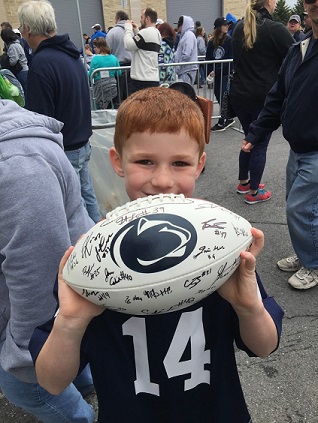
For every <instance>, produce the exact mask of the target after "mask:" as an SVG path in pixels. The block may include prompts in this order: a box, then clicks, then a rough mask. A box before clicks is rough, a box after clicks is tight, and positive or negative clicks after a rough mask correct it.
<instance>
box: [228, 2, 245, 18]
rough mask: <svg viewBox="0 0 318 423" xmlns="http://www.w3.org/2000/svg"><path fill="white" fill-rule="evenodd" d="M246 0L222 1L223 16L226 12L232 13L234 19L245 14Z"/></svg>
mask: <svg viewBox="0 0 318 423" xmlns="http://www.w3.org/2000/svg"><path fill="white" fill-rule="evenodd" d="M245 7H246V0H225V1H224V6H223V9H224V16H226V14H227V13H232V15H234V16H235V17H236V19H240V18H242V17H243V16H244V14H245Z"/></svg>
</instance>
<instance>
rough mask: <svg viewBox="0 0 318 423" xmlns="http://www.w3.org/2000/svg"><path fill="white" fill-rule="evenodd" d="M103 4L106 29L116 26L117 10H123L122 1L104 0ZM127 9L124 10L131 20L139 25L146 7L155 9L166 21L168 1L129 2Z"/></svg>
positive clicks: (132, 0)
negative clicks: (141, 14) (141, 13)
mask: <svg viewBox="0 0 318 423" xmlns="http://www.w3.org/2000/svg"><path fill="white" fill-rule="evenodd" d="M102 4H103V13H104V22H105V27H106V28H107V27H109V26H113V25H114V18H115V13H116V11H117V10H121V9H122V7H121V1H118V0H102ZM126 4H127V5H126V7H124V9H123V10H125V12H127V13H128V15H129V17H130V19H133V20H134V21H136V23H137V24H139V22H140V12H141V10H142V9H145V8H146V7H153V8H154V9H155V10H156V11H157V13H158V17H159V18H161V19H163V20H165V19H166V0H152V1H145V0H127V1H126Z"/></svg>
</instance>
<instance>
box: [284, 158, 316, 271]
mask: <svg viewBox="0 0 318 423" xmlns="http://www.w3.org/2000/svg"><path fill="white" fill-rule="evenodd" d="M286 200H287V203H286V217H287V224H288V229H289V234H290V238H291V242H292V244H293V247H294V250H295V253H296V254H297V256H298V258H299V260H300V262H301V264H302V265H303V266H304V267H306V268H309V269H317V268H318V151H313V152H311V153H301V154H297V153H295V152H293V151H290V154H289V159H288V163H287V167H286Z"/></svg>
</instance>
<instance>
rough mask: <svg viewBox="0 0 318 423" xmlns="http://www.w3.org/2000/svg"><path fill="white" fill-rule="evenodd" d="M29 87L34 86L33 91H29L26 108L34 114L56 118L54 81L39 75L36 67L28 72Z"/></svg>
mask: <svg viewBox="0 0 318 423" xmlns="http://www.w3.org/2000/svg"><path fill="white" fill-rule="evenodd" d="M33 60H35V59H33ZM28 85H29V86H30V87H31V86H32V90H27V95H26V108H27V109H28V110H31V111H32V112H36V113H41V114H43V115H46V116H50V117H54V115H55V101H54V99H55V92H54V91H55V88H54V81H52V80H51V79H49V78H48V77H47V76H43V75H40V74H39V73H37V70H36V66H34V68H33V70H32V69H29V71H28ZM35 93H36V94H35Z"/></svg>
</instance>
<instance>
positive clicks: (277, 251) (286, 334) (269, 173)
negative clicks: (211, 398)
mask: <svg viewBox="0 0 318 423" xmlns="http://www.w3.org/2000/svg"><path fill="white" fill-rule="evenodd" d="M213 123H215V122H213ZM235 126H236V127H238V124H236V125H235ZM242 139H243V135H242V133H240V132H239V131H236V130H233V127H232V128H228V129H227V130H226V131H224V132H218V133H212V134H211V141H210V144H209V145H208V146H207V149H206V151H207V164H206V168H205V172H204V173H203V174H202V175H201V176H200V177H199V179H198V182H197V188H196V192H195V196H196V197H201V198H205V199H208V200H210V201H213V202H215V203H218V204H220V205H222V206H225V207H227V208H229V209H230V210H233V211H234V212H236V213H238V214H240V215H242V216H243V217H245V218H246V219H248V220H249V221H250V222H251V223H252V225H253V226H255V227H257V228H260V229H262V230H263V231H264V233H265V247H264V250H263V252H262V254H261V255H260V257H259V258H258V260H257V270H258V272H259V274H260V276H261V279H262V281H263V283H264V285H265V287H266V289H267V291H268V292H269V293H270V294H271V295H272V296H274V297H275V299H276V300H277V301H278V303H279V304H280V305H281V307H282V308H283V309H284V311H285V318H284V321H283V334H282V339H281V344H280V347H279V349H278V350H277V351H276V352H275V353H273V354H272V355H271V356H270V357H268V358H266V359H259V358H249V357H248V356H247V355H246V354H245V353H243V352H241V351H238V352H237V363H238V369H239V374H240V377H241V381H242V386H243V389H244V392H245V397H246V401H247V404H248V407H249V409H250V413H251V415H252V418H253V423H305V422H306V423H318V358H317V357H318V345H317V344H318V325H317V316H318V311H317V299H318V286H317V287H315V288H312V289H310V290H308V291H298V290H295V289H293V288H291V287H290V286H289V285H288V283H287V280H288V277H289V276H290V274H288V273H284V272H282V271H280V270H279V269H278V268H277V266H276V262H277V260H279V259H281V258H283V257H287V256H288V255H290V254H292V253H293V249H292V246H291V243H290V239H289V235H288V229H287V225H286V216H285V166H286V162H287V158H288V152H289V146H288V143H287V142H286V141H285V140H284V138H283V136H282V132H281V129H278V130H277V131H276V132H275V133H274V134H273V136H272V140H271V142H270V144H269V148H268V155H267V163H266V169H265V172H264V177H263V180H262V182H263V183H265V185H266V188H267V189H268V190H270V191H271V192H272V198H271V200H269V201H267V202H266V203H263V204H255V205H247V204H245V203H244V201H243V199H244V196H242V195H238V194H236V192H235V188H236V184H237V174H238V154H239V150H240V145H241V142H242ZM91 402H92V403H93V404H96V399H95V398H94V396H92V397H91ZM0 422H1V423H9V422H10V423H12V422H14V423H20V422H23V423H35V422H37V420H36V419H34V418H33V417H31V416H29V415H27V414H26V413H24V412H22V411H20V410H18V409H17V408H15V407H14V406H12V405H10V404H8V402H7V401H6V400H5V398H4V397H3V396H2V395H1V393H0ZM56 423H59V422H56ZM120 423H121V422H120Z"/></svg>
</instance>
